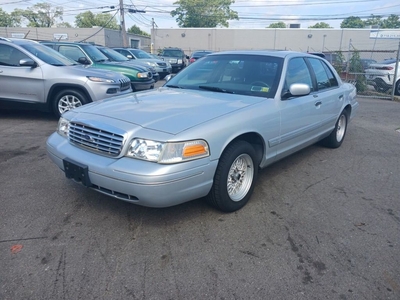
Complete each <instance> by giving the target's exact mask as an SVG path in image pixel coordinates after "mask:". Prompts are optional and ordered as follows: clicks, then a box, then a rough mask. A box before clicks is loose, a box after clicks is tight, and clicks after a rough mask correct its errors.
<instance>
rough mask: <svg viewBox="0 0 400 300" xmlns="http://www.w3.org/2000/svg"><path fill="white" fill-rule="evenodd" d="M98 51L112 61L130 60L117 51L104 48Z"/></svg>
mask: <svg viewBox="0 0 400 300" xmlns="http://www.w3.org/2000/svg"><path fill="white" fill-rule="evenodd" d="M98 49H99V50H100V51H101V53H103V54H104V55H105V56H107V57H108V58H109V59H110V60H112V61H129V59H128V58H126V57H125V56H123V55H122V54H121V53H118V52H117V51H115V50H113V49H110V48H104V47H99V48H98Z"/></svg>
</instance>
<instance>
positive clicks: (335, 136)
mask: <svg viewBox="0 0 400 300" xmlns="http://www.w3.org/2000/svg"><path fill="white" fill-rule="evenodd" d="M348 121H349V113H348V112H347V110H343V111H342V112H341V114H340V116H339V118H338V120H337V121H336V124H335V128H334V129H333V131H332V132H331V134H330V135H329V136H327V137H326V138H325V139H323V140H322V144H323V145H324V146H326V147H329V148H339V147H340V145H342V143H343V140H344V137H345V136H346V132H347V124H348Z"/></svg>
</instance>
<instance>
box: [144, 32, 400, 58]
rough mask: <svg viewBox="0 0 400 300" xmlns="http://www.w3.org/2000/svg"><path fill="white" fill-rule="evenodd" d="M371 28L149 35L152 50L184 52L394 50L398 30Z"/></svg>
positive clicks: (156, 33) (157, 33)
mask: <svg viewBox="0 0 400 300" xmlns="http://www.w3.org/2000/svg"><path fill="white" fill-rule="evenodd" d="M374 31H376V30H372V29H330V28H329V29H310V28H307V29H297V28H276V29H273V28H264V29H230V28H178V29H159V28H155V29H153V30H152V34H151V36H152V43H153V52H154V53H155V52H157V51H159V50H161V49H163V48H164V47H180V48H182V49H184V50H185V52H186V54H188V55H189V54H190V53H191V52H193V51H194V50H200V49H204V50H212V51H223V50H263V49H273V50H293V51H300V52H307V51H308V52H322V51H323V52H333V51H343V52H346V51H349V49H350V50H354V49H357V50H359V51H360V52H362V53H368V52H371V51H375V52H379V51H392V52H393V51H397V50H398V48H399V40H400V30H399V29H394V30H390V31H391V32H394V35H393V34H392V35H391V36H390V37H391V38H386V39H376V38H371V37H370V35H371V34H372V33H373V32H374ZM379 32H384V31H383V30H381V31H379ZM394 37H395V38H394ZM365 55H367V54H365Z"/></svg>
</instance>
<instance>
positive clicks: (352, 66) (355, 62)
mask: <svg viewBox="0 0 400 300" xmlns="http://www.w3.org/2000/svg"><path fill="white" fill-rule="evenodd" d="M349 72H350V73H355V76H356V82H355V84H356V88H357V91H358V92H365V90H366V89H367V80H366V78H365V76H364V74H363V73H364V72H365V71H364V68H363V65H362V63H361V59H360V52H359V51H358V50H355V51H354V52H353V55H352V56H351V58H350V61H349Z"/></svg>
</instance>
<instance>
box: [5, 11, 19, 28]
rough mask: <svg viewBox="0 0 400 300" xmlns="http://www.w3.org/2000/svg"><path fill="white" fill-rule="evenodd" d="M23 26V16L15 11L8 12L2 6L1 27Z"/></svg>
mask: <svg viewBox="0 0 400 300" xmlns="http://www.w3.org/2000/svg"><path fill="white" fill-rule="evenodd" d="M19 26H21V16H18V15H15V14H13V13H11V14H8V13H7V12H5V11H4V10H3V9H2V8H1V7H0V27H19Z"/></svg>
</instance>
